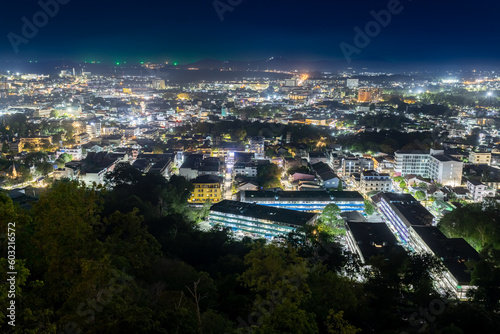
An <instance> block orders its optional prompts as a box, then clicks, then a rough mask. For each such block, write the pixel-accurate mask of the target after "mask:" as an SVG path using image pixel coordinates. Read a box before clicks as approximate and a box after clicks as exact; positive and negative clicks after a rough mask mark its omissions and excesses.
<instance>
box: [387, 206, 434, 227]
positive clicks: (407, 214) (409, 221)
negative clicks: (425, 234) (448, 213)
mask: <svg viewBox="0 0 500 334" xmlns="http://www.w3.org/2000/svg"><path fill="white" fill-rule="evenodd" d="M389 206H390V207H391V208H392V209H393V210H394V212H395V213H396V215H397V216H398V217H399V218H400V219H401V220H402V221H403V223H404V224H405V225H406V226H407V227H410V226H414V225H417V226H429V225H432V220H433V218H434V217H433V216H432V214H431V213H430V212H429V211H428V210H427V209H426V208H425V207H423V206H422V205H421V204H420V203H397V202H395V203H390V204H389Z"/></svg>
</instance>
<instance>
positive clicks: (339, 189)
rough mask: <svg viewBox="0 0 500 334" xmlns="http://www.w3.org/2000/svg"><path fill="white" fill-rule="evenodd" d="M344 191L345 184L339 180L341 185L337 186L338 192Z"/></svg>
mask: <svg viewBox="0 0 500 334" xmlns="http://www.w3.org/2000/svg"><path fill="white" fill-rule="evenodd" d="M342 190H344V183H343V182H342V180H339V185H338V186H337V191H342Z"/></svg>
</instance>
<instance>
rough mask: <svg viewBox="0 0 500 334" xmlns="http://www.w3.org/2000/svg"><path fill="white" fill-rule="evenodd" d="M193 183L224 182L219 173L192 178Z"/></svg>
mask: <svg viewBox="0 0 500 334" xmlns="http://www.w3.org/2000/svg"><path fill="white" fill-rule="evenodd" d="M191 183H198V184H200V183H222V178H221V177H220V176H217V175H200V176H198V177H197V178H196V179H193V180H191Z"/></svg>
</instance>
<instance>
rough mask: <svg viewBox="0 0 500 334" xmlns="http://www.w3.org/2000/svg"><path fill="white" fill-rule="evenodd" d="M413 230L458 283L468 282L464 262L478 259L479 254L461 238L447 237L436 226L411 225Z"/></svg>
mask: <svg viewBox="0 0 500 334" xmlns="http://www.w3.org/2000/svg"><path fill="white" fill-rule="evenodd" d="M412 228H413V230H414V231H415V232H416V233H417V234H418V235H419V237H420V238H421V239H422V240H423V241H424V242H425V243H426V244H427V246H428V247H429V248H430V249H431V250H432V252H433V253H434V254H435V255H436V256H437V257H439V258H441V259H442V260H443V262H444V265H445V266H446V268H447V269H448V270H449V271H450V273H451V274H452V275H453V276H454V277H455V278H456V279H457V281H458V282H459V283H463V284H468V283H469V282H470V273H469V272H468V268H467V266H466V265H465V262H467V261H471V260H478V259H479V254H478V253H477V252H476V250H475V249H474V248H472V246H471V245H469V244H468V243H467V241H465V240H464V239H462V238H453V239H449V238H447V237H446V236H445V235H444V234H443V233H442V232H441V231H440V230H439V229H438V228H437V227H433V226H428V227H422V226H413V227H412Z"/></svg>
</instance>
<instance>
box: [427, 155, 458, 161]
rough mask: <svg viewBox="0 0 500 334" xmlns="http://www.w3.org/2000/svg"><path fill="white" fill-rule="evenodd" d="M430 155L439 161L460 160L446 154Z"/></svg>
mask: <svg viewBox="0 0 500 334" xmlns="http://www.w3.org/2000/svg"><path fill="white" fill-rule="evenodd" d="M432 157H433V158H434V159H437V160H439V161H441V162H448V161H453V162H461V161H458V160H457V159H455V158H452V157H450V156H447V155H433V156H432Z"/></svg>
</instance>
